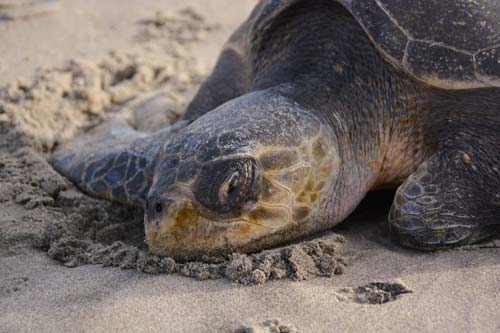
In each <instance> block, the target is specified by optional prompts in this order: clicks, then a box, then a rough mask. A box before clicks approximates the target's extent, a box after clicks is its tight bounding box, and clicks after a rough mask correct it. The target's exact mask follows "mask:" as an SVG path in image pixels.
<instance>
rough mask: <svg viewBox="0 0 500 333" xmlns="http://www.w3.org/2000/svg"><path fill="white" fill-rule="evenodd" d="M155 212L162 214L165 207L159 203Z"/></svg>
mask: <svg viewBox="0 0 500 333" xmlns="http://www.w3.org/2000/svg"><path fill="white" fill-rule="evenodd" d="M155 211H156V212H157V213H161V212H162V211H163V205H162V204H161V202H157V203H156V204H155Z"/></svg>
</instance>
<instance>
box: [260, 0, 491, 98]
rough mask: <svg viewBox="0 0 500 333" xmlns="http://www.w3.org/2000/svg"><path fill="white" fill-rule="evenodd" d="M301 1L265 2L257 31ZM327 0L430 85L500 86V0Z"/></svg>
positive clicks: (395, 60)
mask: <svg viewBox="0 0 500 333" xmlns="http://www.w3.org/2000/svg"><path fill="white" fill-rule="evenodd" d="M298 1H308V0H261V2H260V3H259V5H257V7H256V9H255V11H254V13H253V14H252V17H253V18H254V19H253V22H251V24H252V26H253V29H252V30H253V32H256V30H259V29H263V28H265V26H266V25H268V24H269V23H270V22H271V21H272V19H273V18H275V17H276V16H277V15H278V14H279V13H280V12H282V11H283V10H284V9H285V8H288V7H289V6H291V5H292V4H294V3H297V2H298ZM324 1H336V2H338V3H340V4H342V5H343V6H344V7H346V8H347V9H348V10H349V11H350V12H351V13H352V15H353V16H354V17H355V18H356V19H357V21H358V22H359V23H360V25H361V26H362V27H363V28H364V30H365V31H366V32H367V34H368V35H369V37H370V38H371V40H372V41H373V42H374V44H375V46H376V47H377V48H378V49H379V51H380V52H381V53H382V54H383V55H384V56H385V57H386V59H387V60H389V61H390V62H391V63H392V64H393V65H394V66H396V67H398V68H400V69H402V70H404V71H406V72H407V73H409V74H410V75H412V76H414V77H415V78H417V79H419V80H421V81H424V82H426V83H427V84H430V85H433V86H437V87H440V88H444V89H468V88H480V87H488V86H500V0H324ZM257 35H258V34H257Z"/></svg>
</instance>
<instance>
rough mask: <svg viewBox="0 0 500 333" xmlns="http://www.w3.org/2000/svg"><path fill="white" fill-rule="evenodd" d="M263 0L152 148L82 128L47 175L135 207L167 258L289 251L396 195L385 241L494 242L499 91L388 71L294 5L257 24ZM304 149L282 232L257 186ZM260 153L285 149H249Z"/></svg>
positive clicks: (337, 12)
mask: <svg viewBox="0 0 500 333" xmlns="http://www.w3.org/2000/svg"><path fill="white" fill-rule="evenodd" d="M275 2H276V1H264V2H261V3H260V4H259V5H258V6H257V8H256V9H255V10H254V12H253V13H252V15H251V16H250V18H249V20H248V21H247V22H246V23H244V24H243V25H242V26H241V27H240V29H239V30H238V31H236V32H235V33H234V34H233V36H232V37H231V39H230V40H229V42H228V43H227V45H226V48H225V49H224V51H223V52H222V54H221V56H220V58H219V60H218V63H217V65H216V67H215V69H214V71H213V73H212V74H211V76H210V77H209V78H208V79H207V81H206V82H205V83H204V84H203V86H202V87H201V88H200V90H199V92H198V94H197V95H196V97H195V98H194V99H193V101H192V102H191V104H190V105H189V107H188V109H187V111H186V113H185V115H184V116H183V121H185V122H180V123H179V124H178V125H176V127H174V128H169V129H165V130H164V131H162V132H160V133H156V134H154V135H152V136H146V135H144V134H139V133H136V132H134V131H133V130H131V129H127V128H126V127H125V126H124V125H123V124H122V125H121V126H118V125H117V124H113V125H107V126H111V127H107V128H98V129H96V130H95V131H94V132H91V133H89V134H87V135H86V136H83V137H82V138H80V139H77V140H75V141H74V142H72V143H69V144H67V145H65V146H63V147H61V148H60V149H59V150H58V151H56V153H55V155H54V158H53V164H54V166H55V167H56V169H57V170H59V171H60V172H61V173H62V174H64V175H66V176H67V177H68V178H69V179H70V180H72V181H73V182H75V183H76V184H77V185H78V186H79V187H80V188H82V189H83V190H85V191H86V192H88V193H90V194H92V195H95V196H98V197H102V198H106V199H109V200H114V201H119V202H123V203H127V204H132V205H138V206H143V207H144V208H145V210H146V213H145V228H146V236H147V242H148V245H149V246H150V248H151V250H152V251H153V252H155V253H157V254H160V255H169V256H174V257H176V258H193V257H198V256H200V255H203V254H207V253H208V254H213V253H220V252H227V251H233V250H240V251H255V250H259V249H262V248H265V247H269V246H274V245H278V244H281V243H284V242H287V241H291V240H294V239H298V238H300V237H303V236H305V235H309V234H312V233H314V232H318V231H320V230H325V229H327V228H331V227H332V226H334V225H336V224H338V223H340V222H341V221H342V220H343V219H345V218H346V217H347V216H348V215H349V213H350V212H352V210H354V208H355V207H356V206H357V204H358V203H359V202H360V201H361V200H362V198H363V197H364V196H365V194H366V193H367V192H368V191H370V190H372V189H376V188H380V187H391V186H399V185H400V184H401V185H400V186H399V188H398V191H397V193H396V197H395V199H394V203H393V206H392V208H391V212H390V214H389V224H390V226H391V229H392V230H393V232H394V234H395V236H396V238H397V239H398V240H399V241H400V242H401V244H403V245H405V246H410V247H413V248H418V249H425V250H434V249H441V248H447V247H451V246H457V245H464V244H471V243H474V242H477V241H479V240H482V239H484V238H487V237H491V236H494V235H496V234H499V233H500V170H499V168H500V150H499V147H498V143H499V142H500V131H499V128H500V89H498V88H480V89H469V90H465V89H463V90H445V89H439V88H435V87H432V86H430V85H428V84H426V83H423V82H421V81H418V80H416V79H414V78H413V77H412V76H410V75H409V74H407V72H405V71H402V70H401V69H400V68H398V67H397V66H394V65H393V64H391V63H390V62H388V61H387V60H386V57H384V56H383V55H382V54H381V53H380V52H379V51H378V50H377V49H376V47H375V46H374V44H373V42H372V41H371V40H370V39H369V37H368V36H367V34H366V32H365V31H364V30H363V28H362V27H361V26H360V24H359V23H358V21H357V20H356V19H355V18H354V17H353V16H352V15H351V14H350V12H349V11H348V10H346V9H345V8H344V7H343V6H342V5H340V4H338V3H336V2H334V1H328V0H322V1H321V0H309V1H295V3H293V4H291V5H290V6H288V7H287V8H285V9H283V10H281V11H280V12H279V14H278V15H276V16H272V15H271V14H269V13H273V11H272V9H273V5H274V3H275ZM266 6H267V7H266ZM266 10H267V12H266ZM268 12H269V13H268ZM266 13H267V14H266ZM266 15H267V16H266ZM269 17H271V18H269ZM185 124H187V125H185ZM110 128H114V129H115V131H117V134H116V135H115V137H114V138H113V137H112V136H110V135H109V133H108V131H109V129H110ZM318 133H319V134H318ZM315 140H316V141H315ZM96 142H101V144H97V145H96V144H92V143H96ZM318 142H319V143H318ZM304 145H305V146H307V147H312V148H310V150H309V153H308V154H309V155H307V156H309V158H310V159H309V160H306V162H307V163H306V164H307V165H309V164H310V165H311V170H312V171H311V172H310V173H309V174H310V175H313V176H310V177H312V180H313V183H314V184H313V185H304V187H303V188H299V189H298V190H297V191H296V192H294V191H295V190H293V191H292V190H290V188H291V187H290V188H289V190H290V191H289V192H290V193H289V195H290V198H292V199H293V200H292V201H293V202H294V204H297V202H303V203H301V205H302V206H300V207H298V206H293V207H292V206H290V207H289V208H290V210H289V212H293V214H292V215H287V216H288V220H286V219H283V218H282V217H281V215H280V213H278V212H277V211H276V210H273V209H274V208H270V209H269V210H267V208H266V209H260V210H258V209H257V208H256V207H259V205H260V204H261V202H266V200H268V201H267V202H271V203H279V204H282V201H279V200H281V199H278V195H274V194H273V195H269V193H270V192H269V191H270V190H269V189H272V190H276V188H274V187H272V186H271V187H269V186H268V185H266V184H267V183H266V182H267V179H268V178H269V177H271V178H272V177H275V176H270V175H274V173H273V172H277V171H276V170H278V171H279V172H282V170H287V168H288V167H289V164H287V162H286V161H284V160H286V157H287V156H290V154H291V155H293V156H295V155H296V154H298V155H300V153H297V152H299V151H300V149H301V148H297V147H302V146H304ZM276 147H278V148H276ZM318 147H319V148H318ZM276 149H279V150H280V151H283V150H284V151H285V152H286V153H283V154H282V153H280V154H279V155H276V156H274V155H273V156H272V158H270V157H269V153H262V152H263V151H265V152H268V151H270V152H271V154H272V153H273V152H274V150H276ZM266 154H267V155H266ZM323 156H326V157H325V158H326V159H327V160H328V161H329V162H328V163H327V162H324V161H323ZM273 163H274V164H273ZM320 163H322V164H320ZM325 165H326V166H328V167H325ZM273 168H274V169H273ZM269 170H271V171H269ZM273 170H274V171H273ZM325 170H326V171H325ZM276 177H278V176H276ZM276 177H275V178H272V181H275V180H276V179H278V178H276ZM281 177H282V178H283V177H285V180H283V182H285V183H287V182H291V181H290V179H291V178H290V177H291V176H290V175H289V174H288V173H285V176H281ZM321 177H323V178H321ZM299 178H300V177H299ZM318 184H321V189H320V190H318V192H317V193H318V195H317V196H316V195H314V196H313V195H309V197H308V199H306V200H305V201H300V200H303V197H300V196H301V195H303V193H304V191H306V190H307V189H306V188H307V186H309V187H310V186H313V187H314V186H319V185H318ZM301 186H302V185H301ZM315 188H316V187H315ZM268 190H269V191H268ZM315 193H316V192H315ZM301 198H302V199H301ZM266 207H267V206H266ZM283 220H286V223H281V222H280V221H283Z"/></svg>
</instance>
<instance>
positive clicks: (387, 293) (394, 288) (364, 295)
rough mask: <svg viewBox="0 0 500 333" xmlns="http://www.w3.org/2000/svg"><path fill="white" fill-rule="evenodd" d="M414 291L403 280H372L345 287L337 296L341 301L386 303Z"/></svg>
mask: <svg viewBox="0 0 500 333" xmlns="http://www.w3.org/2000/svg"><path fill="white" fill-rule="evenodd" d="M412 292H413V290H411V289H410V288H408V287H407V286H405V285H404V284H403V283H401V282H371V283H368V284H365V285H363V286H359V287H354V288H353V287H347V288H343V289H341V290H340V294H339V295H337V297H338V298H339V300H341V301H345V300H350V301H352V302H355V303H360V304H384V303H387V302H392V301H395V300H396V299H398V298H399V296H400V295H402V294H407V293H412Z"/></svg>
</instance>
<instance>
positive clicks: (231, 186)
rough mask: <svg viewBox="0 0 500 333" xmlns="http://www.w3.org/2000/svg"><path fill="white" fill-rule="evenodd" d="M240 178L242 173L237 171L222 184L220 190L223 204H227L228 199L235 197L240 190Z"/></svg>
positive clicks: (220, 199) (220, 198)
mask: <svg viewBox="0 0 500 333" xmlns="http://www.w3.org/2000/svg"><path fill="white" fill-rule="evenodd" d="M239 178H240V172H239V171H236V172H233V173H232V174H230V175H229V176H228V177H227V178H226V180H225V181H224V182H223V183H222V185H221V187H220V188H219V195H218V197H219V201H220V202H221V203H226V201H227V199H228V198H229V197H230V196H232V195H234V194H235V193H236V191H237V190H238V184H239V180H240V179H239Z"/></svg>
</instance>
